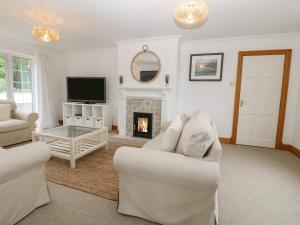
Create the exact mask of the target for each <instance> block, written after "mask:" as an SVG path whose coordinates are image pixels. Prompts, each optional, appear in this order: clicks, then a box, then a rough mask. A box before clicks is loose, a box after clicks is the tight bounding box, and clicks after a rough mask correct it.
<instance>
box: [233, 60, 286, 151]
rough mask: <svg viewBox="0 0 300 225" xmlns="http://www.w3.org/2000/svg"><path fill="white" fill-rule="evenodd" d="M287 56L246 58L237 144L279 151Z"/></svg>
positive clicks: (244, 61) (242, 79) (242, 80)
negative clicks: (276, 147) (281, 106)
mask: <svg viewBox="0 0 300 225" xmlns="http://www.w3.org/2000/svg"><path fill="white" fill-rule="evenodd" d="M284 62H285V55H261V56H244V58H243V66H242V76H241V90H240V101H239V114H238V115H239V116H238V126H237V136H236V137H237V138H236V143H237V144H243V145H252V146H260V147H268V148H275V144H276V134H277V126H278V116H279V109H280V100H281V87H282V80H283V73H284Z"/></svg>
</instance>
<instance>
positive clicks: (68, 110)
mask: <svg viewBox="0 0 300 225" xmlns="http://www.w3.org/2000/svg"><path fill="white" fill-rule="evenodd" d="M63 120H64V125H66V126H67V125H69V126H82V127H91V128H102V127H107V128H108V130H111V126H112V113H111V110H110V107H109V105H106V104H83V103H75V102H67V103H63Z"/></svg>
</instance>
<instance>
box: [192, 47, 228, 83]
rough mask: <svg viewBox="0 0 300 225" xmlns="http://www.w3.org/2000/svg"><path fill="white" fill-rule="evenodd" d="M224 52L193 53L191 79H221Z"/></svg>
mask: <svg viewBox="0 0 300 225" xmlns="http://www.w3.org/2000/svg"><path fill="white" fill-rule="evenodd" d="M223 57H224V53H207V54H192V55H191V58H190V77H189V80H190V81H221V80H222V70H223Z"/></svg>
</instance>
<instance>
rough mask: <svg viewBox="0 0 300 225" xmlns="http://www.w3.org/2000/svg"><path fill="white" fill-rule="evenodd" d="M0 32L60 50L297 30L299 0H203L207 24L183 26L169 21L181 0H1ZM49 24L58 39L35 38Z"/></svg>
mask: <svg viewBox="0 0 300 225" xmlns="http://www.w3.org/2000/svg"><path fill="white" fill-rule="evenodd" d="M0 1H1V15H0V35H5V36H8V37H14V38H17V39H20V40H23V41H27V42H30V43H34V44H38V45H42V46H48V47H52V48H57V49H62V50H72V49H90V48H103V47H111V46H113V45H114V42H115V41H120V40H129V39H139V38H147V37H156V36H167V35H182V37H183V38H184V40H199V39H210V38H222V37H233V36H248V35H260V34H273V33H287V32H300V13H299V11H300V1H299V0H286V1H283V0H206V3H207V5H208V7H209V11H210V12H209V17H208V20H207V22H206V23H205V24H204V25H203V26H202V27H200V28H198V29H195V30H184V29H180V28H179V27H177V26H176V25H175V23H174V21H173V11H174V9H175V7H176V6H177V5H178V4H179V3H181V2H183V0H127V1H126V0H0ZM36 25H48V26H50V27H53V28H55V29H57V30H58V31H59V32H60V35H61V40H60V41H59V42H58V43H56V44H47V43H42V42H39V41H37V40H35V39H34V38H33V37H32V36H31V29H32V27H33V26H36Z"/></svg>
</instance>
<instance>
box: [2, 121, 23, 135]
mask: <svg viewBox="0 0 300 225" xmlns="http://www.w3.org/2000/svg"><path fill="white" fill-rule="evenodd" d="M27 128H29V123H27V122H26V121H24V120H14V119H10V120H5V121H1V123H0V133H6V132H11V131H15V130H22V129H27Z"/></svg>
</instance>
